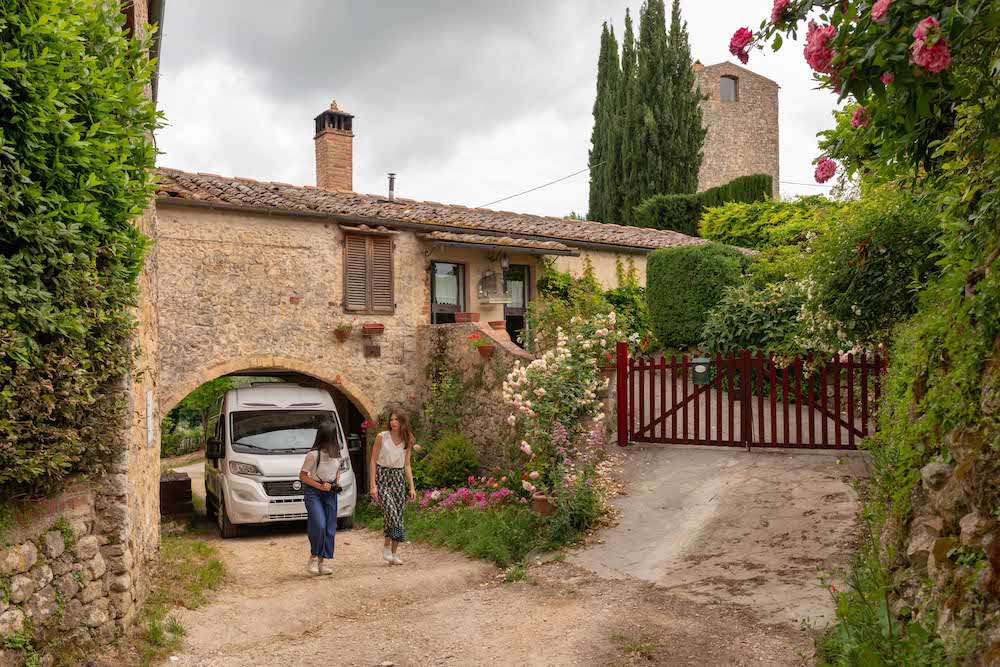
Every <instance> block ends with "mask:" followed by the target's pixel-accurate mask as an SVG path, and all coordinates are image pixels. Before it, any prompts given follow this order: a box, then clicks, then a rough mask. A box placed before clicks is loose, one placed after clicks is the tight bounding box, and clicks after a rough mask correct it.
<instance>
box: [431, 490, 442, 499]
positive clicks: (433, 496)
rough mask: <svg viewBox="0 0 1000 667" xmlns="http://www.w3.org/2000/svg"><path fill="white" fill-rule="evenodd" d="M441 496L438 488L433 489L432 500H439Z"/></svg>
mask: <svg viewBox="0 0 1000 667" xmlns="http://www.w3.org/2000/svg"><path fill="white" fill-rule="evenodd" d="M440 497H441V492H440V491H438V490H436V489H435V490H434V491H431V500H437V499H438V498H440Z"/></svg>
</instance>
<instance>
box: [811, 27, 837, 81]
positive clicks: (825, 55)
mask: <svg viewBox="0 0 1000 667" xmlns="http://www.w3.org/2000/svg"><path fill="white" fill-rule="evenodd" d="M836 35H837V29H836V28H834V27H833V26H832V25H828V26H824V27H822V28H820V27H819V26H817V25H816V22H815V21H810V22H809V32H808V33H807V34H806V48H805V50H804V51H803V53H804V55H805V57H806V62H807V63H809V66H810V67H812V68H813V70H814V71H816V72H819V73H820V74H829V73H830V63H831V62H832V61H833V51H832V50H830V48H829V47H828V46H827V42H829V41H830V40H832V39H833V38H834V37H835V36H836Z"/></svg>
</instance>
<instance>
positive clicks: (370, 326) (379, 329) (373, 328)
mask: <svg viewBox="0 0 1000 667" xmlns="http://www.w3.org/2000/svg"><path fill="white" fill-rule="evenodd" d="M384 331H385V325H384V324H381V323H379V322H367V323H365V324H362V325H361V333H363V334H364V335H366V336H381V335H382V333H383V332H384Z"/></svg>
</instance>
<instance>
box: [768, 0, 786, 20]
mask: <svg viewBox="0 0 1000 667" xmlns="http://www.w3.org/2000/svg"><path fill="white" fill-rule="evenodd" d="M789 1H790V0H774V7H772V8H771V23H773V24H775V25H778V24H779V23H781V20H782V19H783V18H784V16H785V10H786V9H788V3H789Z"/></svg>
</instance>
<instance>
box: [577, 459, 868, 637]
mask: <svg viewBox="0 0 1000 667" xmlns="http://www.w3.org/2000/svg"><path fill="white" fill-rule="evenodd" d="M622 475H623V477H624V478H625V479H626V480H628V495H627V496H624V497H622V498H620V499H618V500H617V501H616V503H615V504H616V506H617V507H618V509H619V510H620V511H621V519H620V521H619V523H618V525H617V526H615V527H614V528H612V529H609V530H606V531H604V532H603V533H602V535H601V537H602V539H603V543H602V544H597V545H594V546H592V547H590V548H588V549H585V550H582V551H580V552H578V553H576V554H574V555H573V557H572V558H571V561H572V562H574V563H577V564H578V565H581V566H583V567H586V568H589V569H591V570H593V571H594V572H596V573H598V574H600V575H604V576H611V577H623V576H629V577H636V578H639V579H642V580H644V581H650V582H655V583H656V584H657V585H659V586H662V587H663V588H665V589H666V590H670V591H673V592H675V593H678V594H680V595H683V596H685V597H688V598H689V599H692V600H698V601H703V602H705V601H715V600H722V601H726V602H732V603H736V604H743V605H746V606H747V607H749V608H751V609H753V610H754V611H755V613H756V615H757V617H758V618H760V619H761V620H762V621H764V622H767V623H776V624H778V623H780V624H785V625H787V626H789V627H798V626H799V623H800V621H802V620H804V619H809V620H810V621H812V622H813V623H815V624H816V625H817V626H819V627H822V626H823V625H825V624H826V623H828V622H829V621H830V620H831V618H832V613H833V605H832V600H831V596H830V594H829V592H828V591H827V590H826V589H825V588H824V587H822V585H821V584H820V581H819V577H818V573H819V570H826V571H829V570H833V569H835V568H840V567H843V566H844V565H846V564H847V559H848V557H849V555H850V554H851V552H852V551H853V543H854V540H855V531H856V521H855V515H856V513H857V509H858V506H857V500H856V498H855V493H854V490H853V488H852V487H851V480H852V479H854V478H857V477H861V476H863V475H864V460H863V458H862V453H861V452H830V451H803V450H795V451H790V450H756V449H755V450H753V452H752V453H747V452H746V451H744V450H742V449H732V450H730V449H721V448H717V447H693V446H690V445H633V448H632V449H631V450H630V451H629V455H628V458H627V460H626V463H625V466H624V470H623V471H622Z"/></svg>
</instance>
